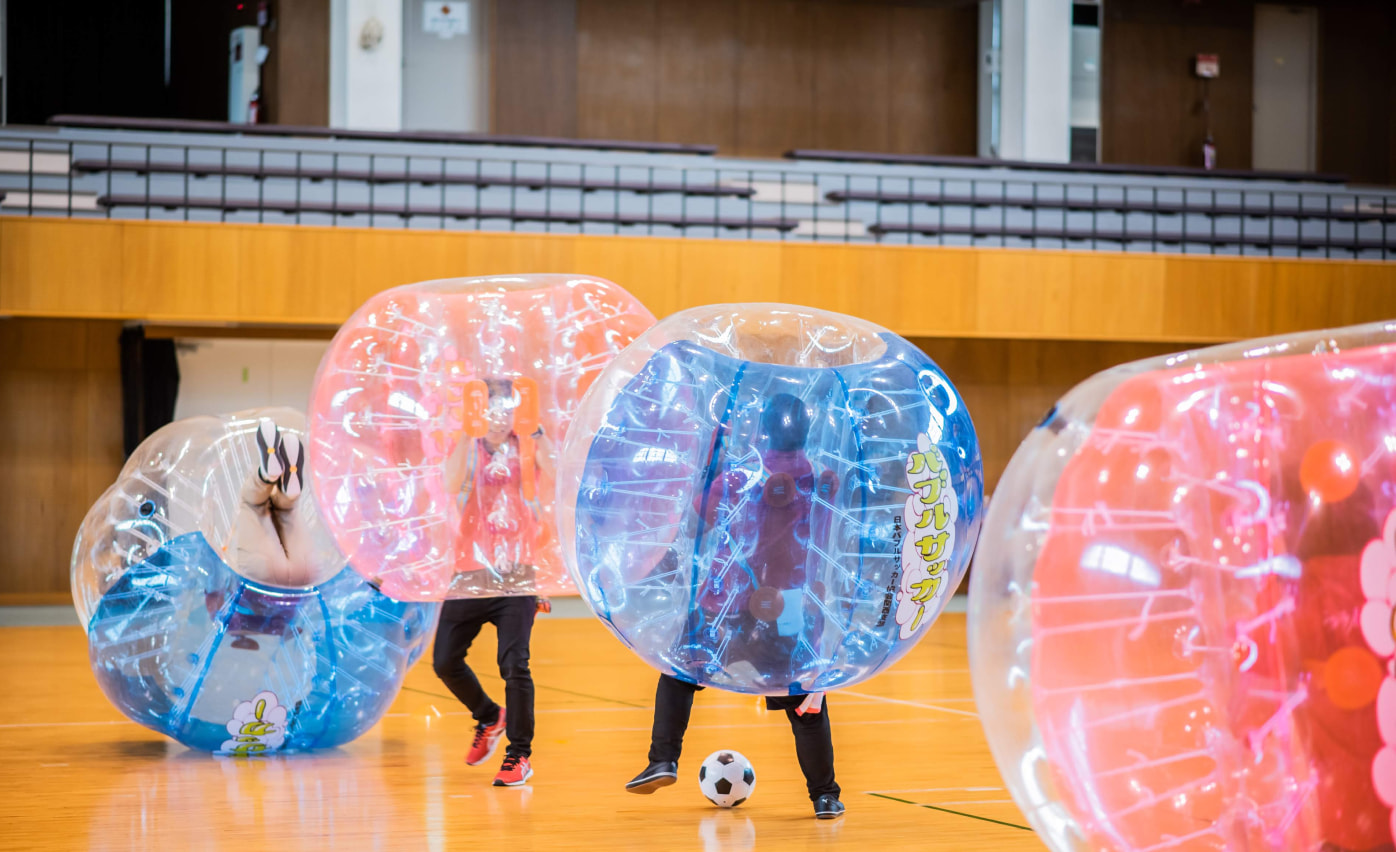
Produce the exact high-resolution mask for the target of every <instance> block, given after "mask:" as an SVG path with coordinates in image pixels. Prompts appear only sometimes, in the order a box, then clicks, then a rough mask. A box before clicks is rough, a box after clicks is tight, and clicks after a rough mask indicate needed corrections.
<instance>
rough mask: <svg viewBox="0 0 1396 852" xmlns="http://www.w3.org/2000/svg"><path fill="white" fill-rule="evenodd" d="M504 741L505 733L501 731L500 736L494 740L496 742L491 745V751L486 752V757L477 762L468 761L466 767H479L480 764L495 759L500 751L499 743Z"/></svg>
mask: <svg viewBox="0 0 1396 852" xmlns="http://www.w3.org/2000/svg"><path fill="white" fill-rule="evenodd" d="M503 739H504V732H503V731H500V732H499V736H497V737H495V738H494V742H493V743H492V744H491V745H490V750H489V751H487V752H485V756H484V757H482V758H480V759H479V760H475V761H471V760H466V762H465V765H466V766H479V765H480V764H482V763H484V762H486V761H488V760H489V759H490V758H492V757H494V753H495V752H497V751H499V743H500V741H501V740H503Z"/></svg>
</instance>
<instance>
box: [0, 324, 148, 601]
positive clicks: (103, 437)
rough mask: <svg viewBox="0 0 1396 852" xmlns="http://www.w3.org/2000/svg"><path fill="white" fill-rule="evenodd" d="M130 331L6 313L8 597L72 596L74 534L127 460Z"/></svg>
mask: <svg viewBox="0 0 1396 852" xmlns="http://www.w3.org/2000/svg"><path fill="white" fill-rule="evenodd" d="M120 334H121V323H120V322H114V321H110V320H81V319H0V472H3V475H4V478H5V488H4V489H3V490H0V540H3V541H4V542H5V547H4V549H3V552H0V604H27V603H62V602H65V601H67V600H70V598H68V596H67V595H68V559H69V556H70V555H71V553H72V549H73V537H74V536H75V535H76V534H77V531H78V526H79V525H80V524H81V523H82V518H83V515H85V514H87V509H88V507H90V506H91V505H92V503H93V502H94V501H96V499H97V497H98V496H99V495H100V494H101V493H102V492H103V491H104V490H106V488H107V486H108V485H110V484H111V483H112V482H113V481H114V480H115V479H116V475H117V473H118V472H119V471H120V470H121V464H122V461H123V459H122V451H121V370H120V368H121V354H120V349H119V347H118V338H119V337H120Z"/></svg>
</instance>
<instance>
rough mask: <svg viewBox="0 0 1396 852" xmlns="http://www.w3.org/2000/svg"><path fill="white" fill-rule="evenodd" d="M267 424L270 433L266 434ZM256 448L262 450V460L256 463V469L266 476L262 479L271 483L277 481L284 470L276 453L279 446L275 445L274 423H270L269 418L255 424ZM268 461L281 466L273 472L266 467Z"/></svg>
mask: <svg viewBox="0 0 1396 852" xmlns="http://www.w3.org/2000/svg"><path fill="white" fill-rule="evenodd" d="M268 426H270V427H271V434H270V435H268V434H267V427H268ZM268 439H270V440H268ZM257 449H259V450H261V451H262V460H261V461H260V462H259V463H258V465H257V467H258V470H259V472H262V473H265V474H266V476H264V477H262V481H263V482H271V483H276V482H279V481H280V480H281V476H282V474H284V473H285V472H286V471H285V468H284V467H282V465H281V458H280V456H279V455H278V454H277V450H278V449H280V448H279V447H277V441H276V424H275V423H272V422H271V421H270V420H263V421H262V422H260V423H258V424H257ZM268 462H273V463H274V464H275V465H276V466H277V467H282V469H281V470H278V471H277V472H276V473H275V474H273V473H272V472H271V470H269V469H268V467H267V463H268Z"/></svg>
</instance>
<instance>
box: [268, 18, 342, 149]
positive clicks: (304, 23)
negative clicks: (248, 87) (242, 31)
mask: <svg viewBox="0 0 1396 852" xmlns="http://www.w3.org/2000/svg"><path fill="white" fill-rule="evenodd" d="M273 14H274V15H275V17H276V26H275V27H274V28H269V29H265V30H263V38H264V39H267V40H268V42H269V47H270V48H271V52H270V55H269V56H268V57H267V62H266V65H264V66H262V85H263V86H264V87H266V91H267V92H268V93H269V95H270V97H269V98H268V101H267V121H269V122H271V123H274V124H299V125H310V126H316V127H325V126H327V125H329V123H330V0H279V2H277V3H276V5H275V8H274V9H273ZM268 66H273V67H272V68H270V69H269V68H268Z"/></svg>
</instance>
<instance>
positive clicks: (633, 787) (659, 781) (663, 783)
mask: <svg viewBox="0 0 1396 852" xmlns="http://www.w3.org/2000/svg"><path fill="white" fill-rule="evenodd" d="M678 780H679V776H678V775H656V776H655V777H653V778H649V779H646V780H644V781H641V782H640V783H638V784H636V783H635V782H633V781H632V782H631V783H629V784H626V785H625V791H626V792H627V793H639V794H640V795H641V796H648V795H649V794H650V793H653V792H654V791H656V790H660V789H662V788H664V787H668V786H669V785H671V784H675V783H677V782H678Z"/></svg>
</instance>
